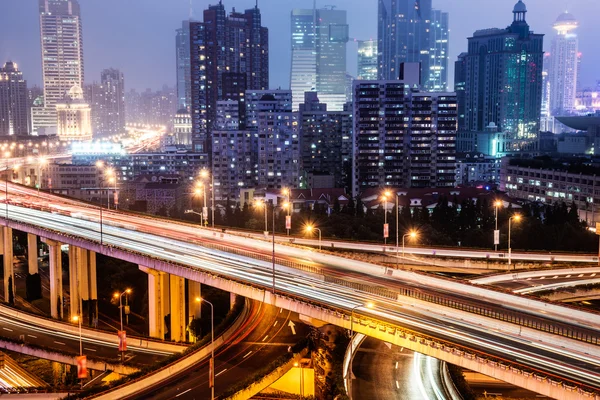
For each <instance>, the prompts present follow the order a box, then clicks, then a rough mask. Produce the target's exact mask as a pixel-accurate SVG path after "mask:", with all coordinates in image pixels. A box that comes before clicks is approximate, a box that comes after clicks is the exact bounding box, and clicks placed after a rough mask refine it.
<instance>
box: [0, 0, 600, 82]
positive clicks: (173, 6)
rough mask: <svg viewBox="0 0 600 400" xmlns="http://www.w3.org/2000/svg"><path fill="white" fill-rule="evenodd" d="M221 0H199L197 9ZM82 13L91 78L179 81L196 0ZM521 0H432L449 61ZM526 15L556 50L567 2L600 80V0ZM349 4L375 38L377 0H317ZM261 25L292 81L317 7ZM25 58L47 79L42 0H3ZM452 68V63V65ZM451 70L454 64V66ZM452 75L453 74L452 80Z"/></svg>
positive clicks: (282, 74)
mask: <svg viewBox="0 0 600 400" xmlns="http://www.w3.org/2000/svg"><path fill="white" fill-rule="evenodd" d="M217 1H218V0H193V4H194V16H195V17H196V18H198V19H201V17H202V10H203V9H204V8H205V7H206V6H207V5H208V4H211V3H212V4H215V3H216V2H217ZM79 2H80V4H81V7H82V13H83V35H84V38H83V42H84V58H85V80H86V83H91V82H93V81H99V80H100V71H101V70H102V69H104V68H108V67H115V68H120V69H121V70H122V71H123V72H124V73H125V83H126V86H127V87H128V88H136V89H145V88H153V89H158V88H160V87H161V86H162V85H163V84H168V85H171V86H173V85H175V29H177V28H178V27H180V26H181V21H182V20H183V19H187V18H188V16H189V4H190V0H79ZM515 2H516V0H434V7H436V8H439V9H441V10H443V11H448V12H450V28H451V33H450V35H451V37H450V61H451V64H453V62H454V60H455V59H456V56H457V55H458V54H459V53H460V52H462V51H465V50H466V46H467V40H466V38H467V37H468V36H470V35H472V34H473V32H474V31H475V30H477V29H484V28H493V27H497V28H504V27H506V26H507V25H509V24H510V23H511V22H512V8H513V6H514V4H515ZM254 3H255V0H224V4H225V7H226V9H227V10H228V11H230V10H231V8H232V7H236V8H237V9H238V10H243V9H246V8H250V7H253V6H254ZM525 3H526V4H527V8H528V10H529V13H528V14H527V15H528V18H527V21H528V22H529V25H530V26H531V27H532V29H533V30H534V31H535V32H539V33H545V34H546V37H545V40H544V45H545V48H546V51H549V50H550V41H551V37H552V35H553V32H552V23H553V22H554V20H555V19H556V17H557V16H558V15H559V14H560V13H561V12H563V11H564V10H566V9H568V10H569V12H571V13H572V14H574V15H575V17H576V18H577V19H578V20H579V23H580V28H579V30H578V34H579V38H580V39H579V40H580V44H579V46H580V51H581V52H582V53H583V62H582V67H581V71H582V77H581V82H582V83H583V84H584V85H585V86H590V85H593V84H594V83H595V82H596V80H600V68H598V66H599V65H600V51H599V50H600V47H599V46H598V38H599V35H598V33H599V28H598V26H597V23H598V22H597V17H598V15H600V0H525ZM318 5H319V6H324V5H336V6H337V7H338V9H345V10H347V11H348V22H349V24H350V36H351V37H353V38H357V39H369V38H376V36H377V0H319V1H318ZM259 7H260V9H261V11H262V15H263V25H264V26H266V27H268V28H269V31H270V51H271V59H270V63H271V87H272V88H276V87H279V86H280V87H282V88H287V87H288V86H289V73H290V11H291V9H292V8H294V7H296V8H300V7H306V8H310V7H312V0H259ZM355 52H356V45H355V44H353V43H350V44H349V50H348V53H349V55H350V57H349V59H348V70H349V72H350V73H352V74H355V73H356V57H355V56H354V53H355ZM7 60H13V61H15V62H17V63H18V64H19V68H20V69H21V70H22V71H23V72H24V74H25V79H27V80H28V82H29V85H30V86H32V85H33V84H38V85H41V56H40V39H39V18H38V1H37V0H2V12H1V13H0V63H2V64H3V63H4V62H5V61H7ZM451 68H452V66H451ZM452 70H453V68H452ZM452 81H453V79H452V75H451V77H450V82H451V83H452Z"/></svg>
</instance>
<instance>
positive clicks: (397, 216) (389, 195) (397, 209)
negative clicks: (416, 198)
mask: <svg viewBox="0 0 600 400" xmlns="http://www.w3.org/2000/svg"><path fill="white" fill-rule="evenodd" d="M383 195H384V196H385V197H386V198H390V197H392V196H395V197H396V269H397V268H398V248H399V247H400V243H399V241H400V231H399V226H400V223H399V219H400V218H399V208H398V193H395V194H394V193H392V192H391V191H390V190H386V191H385V192H384V193H383ZM386 214H387V212H386ZM388 235H389V230H388Z"/></svg>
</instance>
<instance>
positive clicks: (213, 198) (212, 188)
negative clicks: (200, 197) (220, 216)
mask: <svg viewBox="0 0 600 400" xmlns="http://www.w3.org/2000/svg"><path fill="white" fill-rule="evenodd" d="M209 175H210V179H211V207H210V209H211V217H212V222H211V226H212V228H213V229H214V227H215V176H214V174H211V173H210V172H208V170H206V169H203V170H202V171H200V177H201V178H202V179H204V180H205V179H206V178H208V176H209ZM204 206H205V207H206V184H204ZM202 212H203V213H204V209H203V210H202ZM207 214H208V213H207ZM205 220H206V221H205V223H206V225H208V215H207V217H206V218H205Z"/></svg>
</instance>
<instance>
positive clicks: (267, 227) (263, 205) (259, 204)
mask: <svg viewBox="0 0 600 400" xmlns="http://www.w3.org/2000/svg"><path fill="white" fill-rule="evenodd" d="M255 205H256V207H258V208H260V207H264V208H265V235H266V234H267V233H269V226H268V223H267V208H268V207H267V202H266V201H264V200H263V201H260V200H259V201H257V202H256V204H255ZM273 212H275V211H274V210H273ZM273 228H275V226H274V225H273ZM273 231H274V229H273Z"/></svg>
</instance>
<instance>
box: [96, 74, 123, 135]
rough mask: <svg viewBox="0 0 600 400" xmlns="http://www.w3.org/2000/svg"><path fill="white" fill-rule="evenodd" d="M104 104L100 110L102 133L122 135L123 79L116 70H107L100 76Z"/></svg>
mask: <svg viewBox="0 0 600 400" xmlns="http://www.w3.org/2000/svg"><path fill="white" fill-rule="evenodd" d="M100 84H101V87H102V91H103V94H104V96H103V99H104V104H103V107H102V109H101V117H100V118H101V120H102V126H103V131H102V132H96V131H94V133H102V134H106V135H115V134H119V133H122V132H123V130H124V129H125V78H124V77H123V73H122V72H121V71H119V70H118V69H114V68H109V69H105V70H103V71H102V73H101V74H100Z"/></svg>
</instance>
